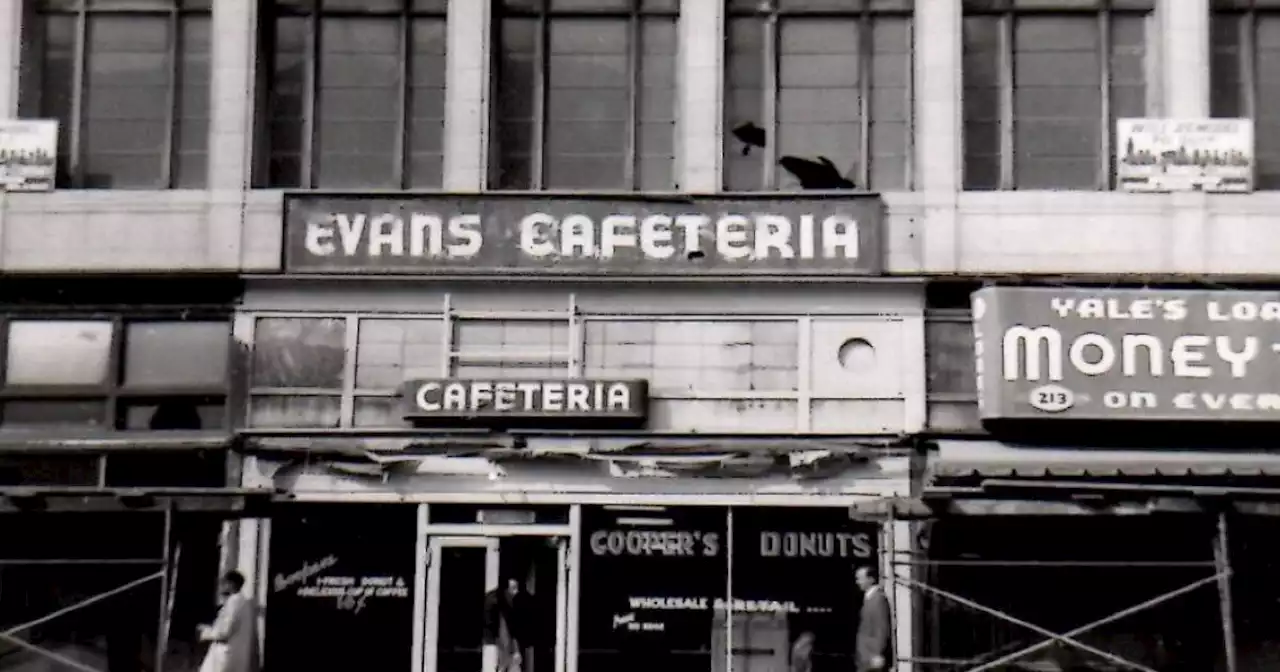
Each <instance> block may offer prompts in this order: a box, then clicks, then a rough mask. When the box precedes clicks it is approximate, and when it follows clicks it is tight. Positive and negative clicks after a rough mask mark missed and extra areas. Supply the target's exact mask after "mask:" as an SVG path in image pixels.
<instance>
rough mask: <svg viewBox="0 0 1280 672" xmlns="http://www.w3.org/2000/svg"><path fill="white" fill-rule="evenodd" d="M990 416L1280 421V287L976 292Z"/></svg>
mask: <svg viewBox="0 0 1280 672" xmlns="http://www.w3.org/2000/svg"><path fill="white" fill-rule="evenodd" d="M973 318H974V319H973V324H974V341H975V354H976V356H977V362H976V363H977V378H978V402H979V408H980V413H981V416H982V418H983V419H984V420H992V419H1028V418H1053V419H1082V420H1174V421H1184V420H1243V421H1263V422H1269V421H1278V420H1280V292H1242V291H1225V290H1223V291H1219V290H1145V289H1088V288H1025V287H1016V288H1015V287H992V288H986V289H982V290H979V291H977V292H975V293H974V295H973Z"/></svg>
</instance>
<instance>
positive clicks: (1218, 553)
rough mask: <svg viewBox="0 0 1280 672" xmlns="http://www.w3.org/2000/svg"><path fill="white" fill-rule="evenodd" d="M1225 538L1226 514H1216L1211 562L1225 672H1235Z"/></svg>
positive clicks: (1233, 635)
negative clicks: (1215, 570)
mask: <svg viewBox="0 0 1280 672" xmlns="http://www.w3.org/2000/svg"><path fill="white" fill-rule="evenodd" d="M1228 541H1229V539H1228V537H1227V514H1226V513H1219V514H1218V534H1217V538H1216V539H1214V544H1213V562H1214V566H1215V568H1216V569H1217V570H1218V571H1217V574H1218V607H1219V609H1220V611H1221V612H1222V645H1223V651H1224V652H1225V654H1226V658H1227V672H1236V671H1237V669H1239V668H1238V663H1237V660H1236V628H1235V612H1234V610H1233V607H1232V603H1231V551H1230V550H1229V546H1228V545H1227V544H1228Z"/></svg>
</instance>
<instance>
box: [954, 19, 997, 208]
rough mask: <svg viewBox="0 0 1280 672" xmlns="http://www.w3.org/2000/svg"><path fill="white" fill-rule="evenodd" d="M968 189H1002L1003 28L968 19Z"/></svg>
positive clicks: (994, 21) (993, 22)
mask: <svg viewBox="0 0 1280 672" xmlns="http://www.w3.org/2000/svg"><path fill="white" fill-rule="evenodd" d="M963 76H964V122H965V123H964V154H965V155H964V188H965V189H997V188H999V187H1000V128H1001V126H1000V99H1001V93H1000V89H1001V85H1002V78H1001V76H1000V24H999V21H998V19H997V18H995V17H990V16H969V17H965V19H964V68H963Z"/></svg>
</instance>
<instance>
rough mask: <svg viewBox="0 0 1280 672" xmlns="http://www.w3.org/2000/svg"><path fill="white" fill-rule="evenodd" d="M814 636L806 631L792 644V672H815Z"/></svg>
mask: <svg viewBox="0 0 1280 672" xmlns="http://www.w3.org/2000/svg"><path fill="white" fill-rule="evenodd" d="M814 639H815V637H814V635H813V633H812V632H809V631H808V630H805V631H804V632H802V633H800V636H799V637H796V641H795V642H793V643H792V644H791V665H790V672H813V643H814Z"/></svg>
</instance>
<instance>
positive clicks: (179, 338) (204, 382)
mask: <svg viewBox="0 0 1280 672" xmlns="http://www.w3.org/2000/svg"><path fill="white" fill-rule="evenodd" d="M0 339H3V352H4V359H3V360H2V361H0V366H3V370H2V373H3V384H2V386H0V425H3V426H4V427H6V428H13V427H22V428H39V427H52V426H57V427H66V426H82V427H88V428H102V429H156V430H170V429H172V430H197V429H215V428H222V427H225V426H226V424H227V422H226V417H225V415H226V413H225V402H226V391H227V385H228V378H227V374H228V369H229V363H230V346H231V327H230V323H229V322H228V321H226V320H225V319H224V320H217V321H199V320H190V321H187V320H173V319H163V318H156V319H145V320H132V319H126V318H124V317H118V316H110V317H102V316H87V317H67V318H58V319H47V318H36V317H32V318H26V317H9V318H6V319H4V320H3V321H2V322H0Z"/></svg>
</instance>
